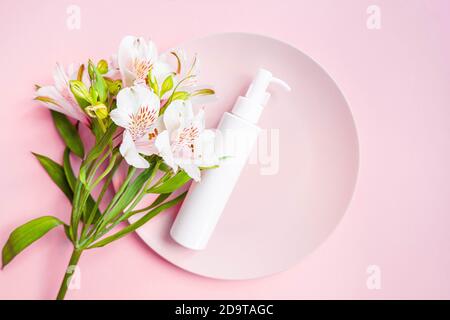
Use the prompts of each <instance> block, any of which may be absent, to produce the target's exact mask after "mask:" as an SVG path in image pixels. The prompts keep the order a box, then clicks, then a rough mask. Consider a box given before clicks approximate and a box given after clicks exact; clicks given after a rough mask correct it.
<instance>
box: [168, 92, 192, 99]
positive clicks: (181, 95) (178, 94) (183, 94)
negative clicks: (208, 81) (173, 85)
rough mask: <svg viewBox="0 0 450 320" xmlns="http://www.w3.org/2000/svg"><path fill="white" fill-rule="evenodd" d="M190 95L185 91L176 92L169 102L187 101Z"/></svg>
mask: <svg viewBox="0 0 450 320" xmlns="http://www.w3.org/2000/svg"><path fill="white" fill-rule="evenodd" d="M189 97H190V94H189V92H186V91H177V92H175V93H174V94H173V95H172V98H171V101H175V100H187V99H189Z"/></svg>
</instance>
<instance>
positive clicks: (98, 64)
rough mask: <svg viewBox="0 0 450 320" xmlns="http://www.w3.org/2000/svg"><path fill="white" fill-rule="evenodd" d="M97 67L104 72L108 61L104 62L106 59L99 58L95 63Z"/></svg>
mask: <svg viewBox="0 0 450 320" xmlns="http://www.w3.org/2000/svg"><path fill="white" fill-rule="evenodd" d="M97 69H98V71H99V72H100V73H101V74H105V73H107V72H108V62H106V60H103V59H102V60H100V61H99V62H98V63H97Z"/></svg>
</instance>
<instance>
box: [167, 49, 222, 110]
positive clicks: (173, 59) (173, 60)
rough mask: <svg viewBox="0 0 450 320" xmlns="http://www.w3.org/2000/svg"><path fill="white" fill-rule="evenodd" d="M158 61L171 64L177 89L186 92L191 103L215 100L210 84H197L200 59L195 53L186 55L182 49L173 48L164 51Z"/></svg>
mask: <svg viewBox="0 0 450 320" xmlns="http://www.w3.org/2000/svg"><path fill="white" fill-rule="evenodd" d="M159 61H160V62H161V63H162V62H164V63H166V64H168V65H171V66H172V68H173V74H174V83H175V85H176V86H177V91H182V92H187V93H188V94H189V95H190V100H191V102H192V103H193V104H200V103H209V102H212V101H214V100H216V97H215V94H214V90H212V89H211V86H210V85H205V84H199V81H198V74H197V73H198V70H199V64H200V61H199V59H198V57H197V55H193V56H191V55H188V54H187V53H186V51H185V50H183V49H173V50H170V52H168V53H164V54H162V55H161V57H160V58H159Z"/></svg>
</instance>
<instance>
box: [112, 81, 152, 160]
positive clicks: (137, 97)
mask: <svg viewBox="0 0 450 320" xmlns="http://www.w3.org/2000/svg"><path fill="white" fill-rule="evenodd" d="M159 108H160V101H159V97H158V96H157V95H156V94H154V93H153V92H152V91H151V90H150V89H149V88H147V87H146V86H144V85H135V86H133V87H129V88H124V89H122V90H121V91H120V92H119V93H118V95H117V108H116V109H114V110H112V111H111V113H110V116H111V119H112V120H113V121H114V123H116V124H117V125H118V126H120V127H122V128H124V129H125V131H124V133H123V140H122V144H121V146H120V153H121V154H122V156H123V157H124V158H125V160H126V162H127V163H128V164H129V165H131V166H134V167H136V168H148V167H149V163H148V161H147V160H145V158H144V157H143V156H141V154H143V155H151V154H153V153H155V151H156V150H154V148H153V142H154V139H155V136H156V135H157V134H158V115H159Z"/></svg>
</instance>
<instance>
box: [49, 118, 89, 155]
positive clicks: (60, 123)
mask: <svg viewBox="0 0 450 320" xmlns="http://www.w3.org/2000/svg"><path fill="white" fill-rule="evenodd" d="M51 114H52V118H53V122H54V124H55V127H56V129H57V130H58V132H59V134H60V136H61V138H62V139H63V140H64V142H65V144H66V145H67V146H68V147H69V149H70V150H71V151H72V152H73V153H74V154H76V155H77V156H79V157H80V158H83V157H84V146H83V142H82V141H81V138H80V135H79V134H78V130H77V128H76V127H75V126H74V125H73V124H72V123H71V122H70V121H69V119H67V117H66V116H65V115H63V114H62V113H59V112H56V111H53V110H51Z"/></svg>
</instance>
